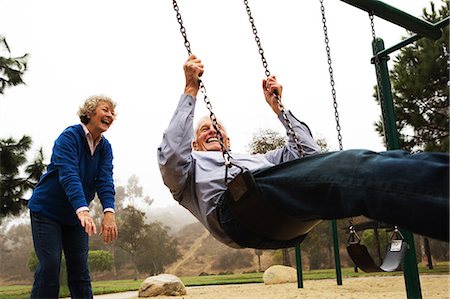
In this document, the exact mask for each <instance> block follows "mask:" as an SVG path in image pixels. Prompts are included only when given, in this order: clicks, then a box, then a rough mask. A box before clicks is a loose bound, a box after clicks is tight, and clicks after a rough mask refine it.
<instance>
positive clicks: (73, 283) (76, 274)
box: [63, 225, 93, 299]
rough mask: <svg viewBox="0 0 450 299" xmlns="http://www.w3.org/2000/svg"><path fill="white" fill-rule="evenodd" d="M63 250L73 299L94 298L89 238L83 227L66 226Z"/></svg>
mask: <svg viewBox="0 0 450 299" xmlns="http://www.w3.org/2000/svg"><path fill="white" fill-rule="evenodd" d="M63 249H64V256H65V258H66V265H67V280H68V285H69V290H70V295H71V297H72V298H83V299H87V298H93V297H92V286H91V277H90V275H89V268H88V253H89V237H88V235H87V234H86V232H85V231H84V229H83V227H82V226H81V225H70V226H65V227H64V231H63Z"/></svg>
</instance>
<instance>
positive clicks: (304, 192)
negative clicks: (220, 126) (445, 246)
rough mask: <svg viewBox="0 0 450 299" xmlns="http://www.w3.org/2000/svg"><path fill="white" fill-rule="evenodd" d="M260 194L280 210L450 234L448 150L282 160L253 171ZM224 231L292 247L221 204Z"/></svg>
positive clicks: (247, 241) (246, 240)
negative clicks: (248, 226) (249, 227)
mask: <svg viewBox="0 0 450 299" xmlns="http://www.w3.org/2000/svg"><path fill="white" fill-rule="evenodd" d="M253 176H254V178H255V181H256V184H257V186H258V188H259V189H260V191H261V193H262V195H263V197H264V198H265V200H267V201H268V202H269V203H271V205H272V206H273V207H274V208H276V209H278V210H279V211H280V212H281V213H284V214H287V215H291V216H293V217H296V215H297V216H298V215H305V214H306V215H312V216H314V215H317V216H318V217H319V218H320V219H330V220H331V219H342V218H347V217H353V216H359V215H364V216H366V217H369V218H371V219H375V220H378V221H381V222H385V223H389V224H392V225H398V226H399V227H400V228H404V229H408V230H410V231H412V232H414V233H418V234H422V235H426V236H428V237H431V238H436V239H440V240H444V241H448V240H449V155H448V154H446V153H417V154H409V153H408V152H405V151H400V150H395V151H386V152H381V153H375V152H371V151H366V150H347V151H339V152H331V153H325V154H319V155H315V156H310V157H306V158H303V159H297V160H293V161H289V162H286V163H282V164H279V165H276V166H273V167H270V168H266V169H262V170H259V171H256V172H255V173H254V174H253ZM219 218H220V222H221V225H222V227H223V229H224V230H225V232H226V233H227V234H228V235H229V236H230V237H231V238H232V239H233V240H234V241H235V242H236V243H238V244H239V245H241V246H244V247H253V248H281V247H290V246H291V245H292V246H293V245H295V244H296V243H298V242H301V241H302V240H303V239H304V237H305V236H301V237H299V238H297V239H295V240H286V241H274V240H269V239H266V238H262V237H260V236H255V235H254V234H252V233H250V232H249V231H247V230H246V229H245V228H243V227H242V226H241V225H240V224H239V221H237V220H236V219H234V217H233V215H232V212H231V211H230V209H229V207H228V206H227V205H226V204H225V205H223V207H222V208H220V209H219Z"/></svg>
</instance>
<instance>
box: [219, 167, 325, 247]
mask: <svg viewBox="0 0 450 299" xmlns="http://www.w3.org/2000/svg"><path fill="white" fill-rule="evenodd" d="M225 200H226V201H227V203H228V205H229V206H230V209H231V211H232V213H233V216H234V217H235V218H236V220H237V221H239V222H240V224H241V225H242V226H243V227H244V228H246V229H247V230H249V231H250V232H252V233H254V234H256V235H258V236H260V237H264V238H268V239H272V240H277V241H288V240H292V239H294V238H297V237H299V236H302V235H305V234H307V233H308V232H309V231H311V230H312V229H313V228H314V227H315V226H316V225H317V224H319V223H320V222H321V221H322V220H320V219H317V218H316V217H314V216H306V215H305V217H301V218H296V217H292V216H290V215H287V214H284V213H282V212H280V211H279V210H278V209H277V207H276V206H272V205H271V204H270V203H268V202H267V201H266V200H265V199H264V198H263V197H262V196H261V192H260V191H259V189H258V187H257V186H256V183H255V180H254V178H253V175H252V174H251V173H250V172H248V171H243V172H241V173H240V174H239V175H237V176H236V177H235V178H234V179H233V180H232V181H231V182H229V184H228V191H226V192H225Z"/></svg>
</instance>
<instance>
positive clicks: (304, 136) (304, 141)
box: [265, 111, 321, 164]
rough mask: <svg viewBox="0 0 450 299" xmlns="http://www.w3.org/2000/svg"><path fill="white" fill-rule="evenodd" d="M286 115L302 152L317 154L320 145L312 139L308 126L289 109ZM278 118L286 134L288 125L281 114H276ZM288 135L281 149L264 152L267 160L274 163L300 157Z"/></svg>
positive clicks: (292, 139)
mask: <svg viewBox="0 0 450 299" xmlns="http://www.w3.org/2000/svg"><path fill="white" fill-rule="evenodd" d="M286 116H287V118H288V119H289V121H290V122H291V125H292V129H293V130H294V132H295V134H296V136H297V139H298V140H300V145H301V146H302V148H303V152H304V154H305V156H310V155H315V154H319V153H320V152H321V151H320V147H319V146H318V144H317V142H316V141H315V140H314V138H313V136H312V133H311V130H310V129H309V127H308V126H307V125H306V124H305V123H304V122H302V121H300V120H298V119H297V118H296V117H295V116H294V114H292V112H291V111H287V112H286ZM278 119H279V120H280V122H281V123H282V125H283V126H284V128H285V129H286V134H287V132H288V126H287V124H286V122H285V120H284V119H283V116H282V115H281V114H280V115H278ZM287 135H288V142H287V143H286V145H285V146H283V147H282V148H281V149H276V150H272V151H269V152H267V153H266V154H265V156H266V158H267V160H269V161H270V162H272V163H274V164H279V163H282V162H286V161H290V160H293V159H297V158H300V154H299V152H298V150H297V146H296V144H295V141H294V138H293V137H292V136H290V135H289V134H287Z"/></svg>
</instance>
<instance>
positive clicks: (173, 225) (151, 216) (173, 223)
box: [145, 204, 198, 234]
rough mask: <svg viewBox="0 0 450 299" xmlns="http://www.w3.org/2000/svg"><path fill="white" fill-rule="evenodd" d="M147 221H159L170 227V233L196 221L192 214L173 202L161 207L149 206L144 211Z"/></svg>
mask: <svg viewBox="0 0 450 299" xmlns="http://www.w3.org/2000/svg"><path fill="white" fill-rule="evenodd" d="M145 213H146V216H147V222H154V221H159V222H161V223H162V224H164V225H167V226H168V227H170V233H171V234H175V233H177V232H178V231H179V230H180V229H182V228H183V227H184V226H186V225H188V224H191V223H196V222H198V221H197V219H196V218H195V217H194V216H192V214H191V213H190V212H189V211H188V210H186V209H185V208H183V207H182V206H180V205H179V204H174V205H171V206H167V207H163V208H153V207H150V208H149V209H148V210H146V211H145Z"/></svg>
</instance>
